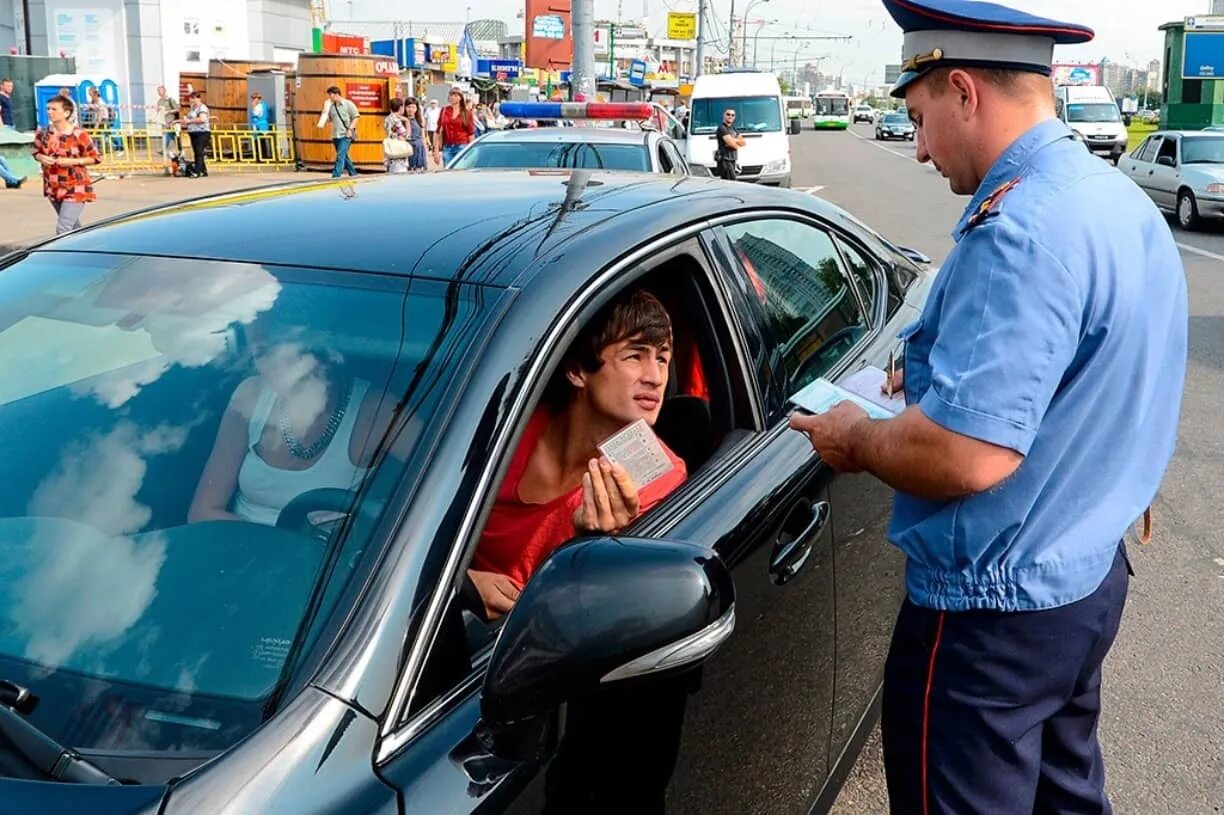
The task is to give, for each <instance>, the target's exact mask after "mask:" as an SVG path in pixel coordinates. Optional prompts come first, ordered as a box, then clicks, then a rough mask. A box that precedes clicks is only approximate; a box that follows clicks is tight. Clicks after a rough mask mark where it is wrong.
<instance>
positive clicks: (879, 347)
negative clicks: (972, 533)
mask: <svg viewBox="0 0 1224 815" xmlns="http://www.w3.org/2000/svg"><path fill="white" fill-rule="evenodd" d="M837 244H838V249H839V250H840V253H841V257H842V259H843V261H844V263H845V267H846V269H847V271H848V272H849V276H850V278H851V280H853V282H854V284H855V287H856V289H857V290H858V291H859V293H860V296H861V299H862V302H863V306H864V313H865V314H866V315H867V320H868V322H869V323H870V326H871V328H870V330H869V336H870V337H873V338H874V341H872V342H871V344H870V348H869V350H864V351H863V352H861V353H859V354H857V355H856V357H855V362H854V367H856V368H857V367H859V366H861V365H866V364H872V365H876V366H877V367H881V368H886V365H887V361H886V358H885V357H886V355H887V354H888V353H890V352H892V353H896V352H897V351H899V347H900V344H899V341H898V340H897V339H896V335H897V333H898V331H899V330H900V327H901V325H900V323H901V322H904V321H906V320H908V319H909V314H908V313H899V314H897V315H896V318H895V319H894V320H893V322H892V323H889V322H887V318H888V299H889V295H890V292H889V289H888V287H889V285H890V284H889V281H888V277H887V275H885V274H884V269H883V265H882V263H881V261H880V260H879V259H877V258H875V257H874V256H873V255H872V253H871V252H870V250H868V249H867V248H866V247H865V246H864V245H861V244H857V243H856V242H854V241H853V239H852V238H851V237H848V236H847V237H839V238H838V240H837ZM886 349H887V350H886ZM892 499H893V490H892V488H891V487H889V486H888V485H887V484H885V483H884V482H882V481H880V480H879V479H878V478H876V477H875V476H873V475H870V474H868V473H842V474H841V475H839V476H838V477H837V478H836V479H834V480H833V481H832V482H831V485H830V501H831V503H832V504H833V506H834V507H835V508H836V518H835V523H834V530H833V531H834V550H833V562H834V564H835V566H836V569H837V591H836V599H837V662H836V665H837V672H836V681H835V684H834V703H833V733H832V738H831V741H830V764H831V765H832V768H833V770H834V771H837V770H839V769H840V770H842V771H845V770H848V769H849V767H850V766H851V765H852V764H853V762H854V759H855V756H856V755H857V753H858V750H859V748H860V747H861V744H862V742H863V740H865V739H866V737H867V736H868V735H869V734H870V732H871V728H870V726H869V725H871V724H872V721H871V720H870V719H867V720H866V721H865V720H864V717H867V716H869V715H872V716H874V714H875V712H876V711H875V710H874V709H873V706H874V705H875V704H876V703H877V695H878V692H879V689H880V685H881V683H882V682H883V678H884V660H885V657H886V656H887V654H888V646H889V643H890V641H891V639H892V629H893V623H894V622H895V620H896V617H897V612H898V610H899V609H900V608H901V601H902V600H903V598H904V596H905V582H904V574H905V555H904V554H903V553H902V552H901V550H900V549H898V548H897V547H895V546H893V545H892V544H890V543H889V542H888V523H889V519H890V517H891V512H892Z"/></svg>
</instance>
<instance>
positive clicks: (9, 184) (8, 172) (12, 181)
mask: <svg viewBox="0 0 1224 815" xmlns="http://www.w3.org/2000/svg"><path fill="white" fill-rule="evenodd" d="M0 179H3V180H4V188H5V189H6V190H16V189H20V187H21V185H22V184H24V183H25V181H26V179H25V176H23V175H21V176H19V175H16V174H15V173H14V172H13V168H12V167H9V164H8V162H7V161H5V160H4V156H0Z"/></svg>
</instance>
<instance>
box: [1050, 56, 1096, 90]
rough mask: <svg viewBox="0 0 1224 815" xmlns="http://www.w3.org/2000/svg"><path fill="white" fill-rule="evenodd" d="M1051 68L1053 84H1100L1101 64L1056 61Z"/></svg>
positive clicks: (1056, 85)
mask: <svg viewBox="0 0 1224 815" xmlns="http://www.w3.org/2000/svg"><path fill="white" fill-rule="evenodd" d="M1050 67H1051V69H1053V79H1054V86H1055V87H1058V86H1060V85H1100V84H1102V83H1101V66H1100V65H1098V64H1094V63H1091V62H1056V63H1054V64H1053V65H1051V66H1050Z"/></svg>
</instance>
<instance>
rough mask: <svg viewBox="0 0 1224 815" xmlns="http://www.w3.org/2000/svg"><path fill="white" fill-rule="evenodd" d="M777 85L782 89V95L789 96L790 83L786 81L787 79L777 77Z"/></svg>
mask: <svg viewBox="0 0 1224 815" xmlns="http://www.w3.org/2000/svg"><path fill="white" fill-rule="evenodd" d="M778 86H779V87H780V88H781V89H782V95H783V96H790V95H791V85H790V83H789V82H787V81H786V80H785V79H783V78H782V77H778Z"/></svg>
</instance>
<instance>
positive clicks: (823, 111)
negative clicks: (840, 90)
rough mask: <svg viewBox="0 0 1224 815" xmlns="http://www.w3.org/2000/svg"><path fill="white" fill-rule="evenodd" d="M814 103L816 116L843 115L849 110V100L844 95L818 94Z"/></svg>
mask: <svg viewBox="0 0 1224 815" xmlns="http://www.w3.org/2000/svg"><path fill="white" fill-rule="evenodd" d="M815 104H816V115H817V116H845V115H846V114H847V113H849V112H850V100H849V99H847V98H845V97H844V96H833V97H827V96H818V97H816V100H815Z"/></svg>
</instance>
